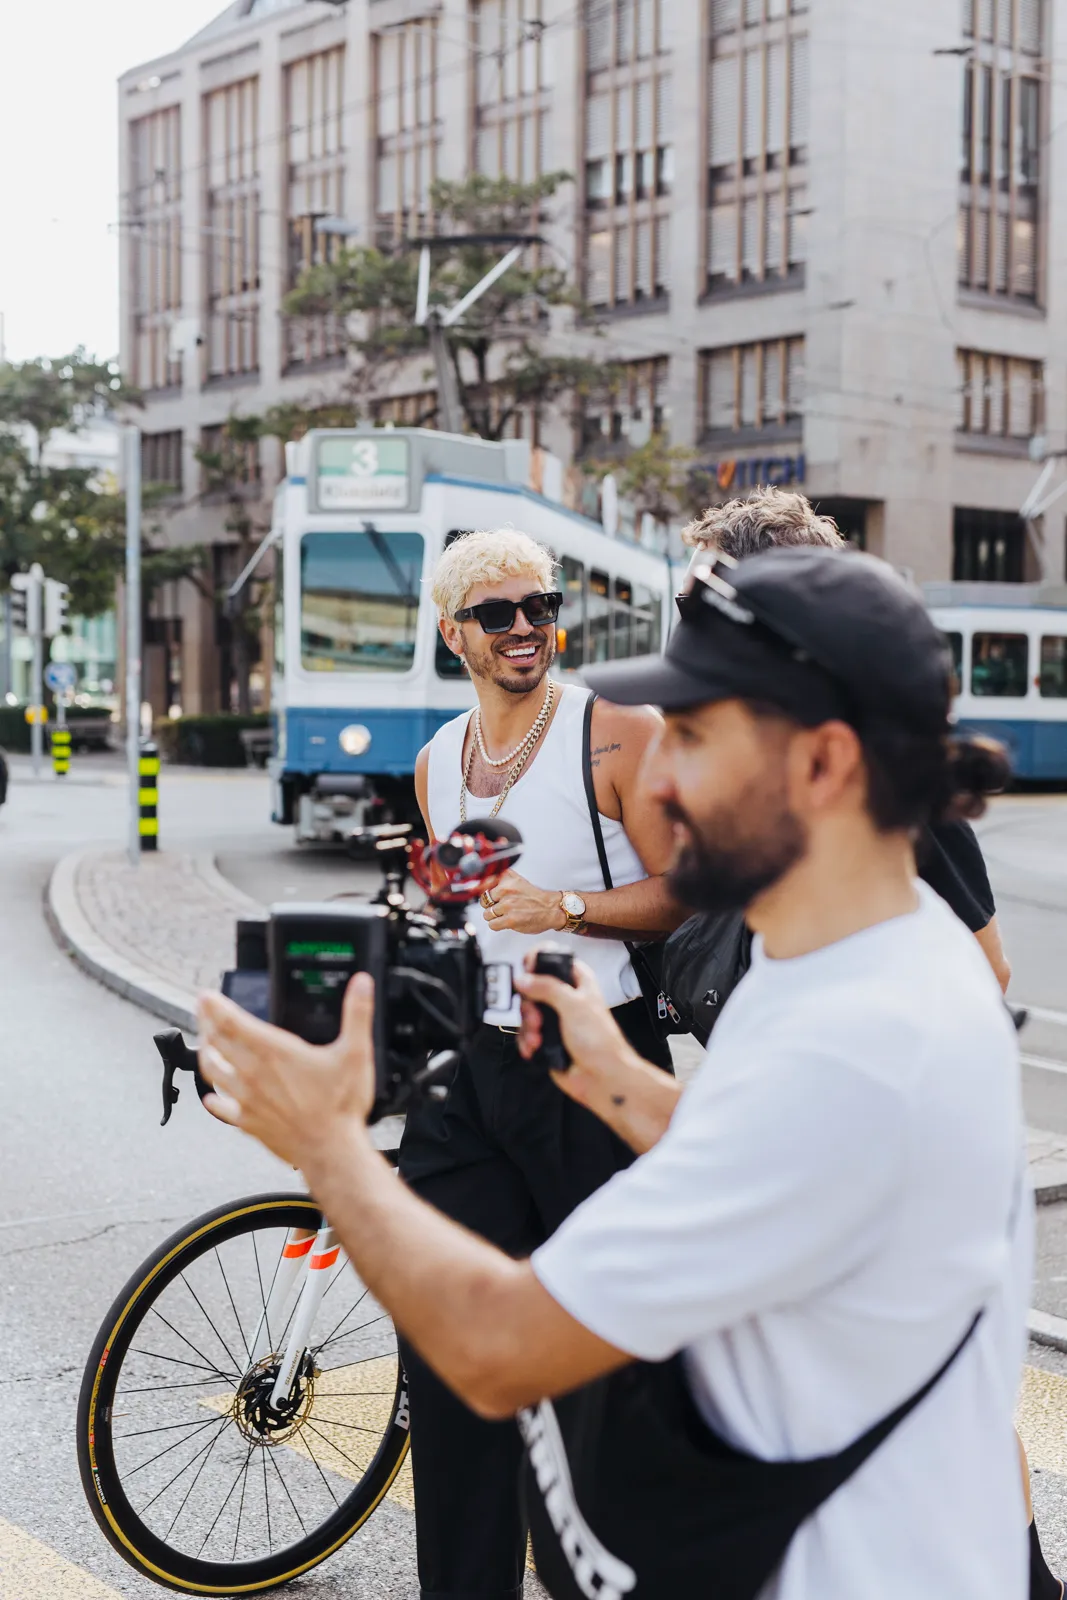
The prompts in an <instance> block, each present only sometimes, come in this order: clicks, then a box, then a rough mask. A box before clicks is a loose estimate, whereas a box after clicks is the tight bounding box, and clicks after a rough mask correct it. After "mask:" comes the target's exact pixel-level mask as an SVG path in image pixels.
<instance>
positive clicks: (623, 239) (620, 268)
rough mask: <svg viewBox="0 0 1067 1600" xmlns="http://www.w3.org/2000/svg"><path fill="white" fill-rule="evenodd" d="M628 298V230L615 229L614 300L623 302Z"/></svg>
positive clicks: (617, 302)
mask: <svg viewBox="0 0 1067 1600" xmlns="http://www.w3.org/2000/svg"><path fill="white" fill-rule="evenodd" d="M629 299H630V230H629V228H616V230H615V302H616V304H619V303H620V302H621V303H623V304H625V303H626V302H627V301H628V300H629Z"/></svg>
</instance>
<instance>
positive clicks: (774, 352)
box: [760, 339, 784, 428]
mask: <svg viewBox="0 0 1067 1600" xmlns="http://www.w3.org/2000/svg"><path fill="white" fill-rule="evenodd" d="M783 377H784V373H783V371H782V347H781V345H780V343H779V342H778V340H777V339H772V340H770V341H769V342H768V343H767V344H765V345H764V346H763V395H762V397H761V402H760V411H761V414H760V422H761V424H762V426H763V427H765V428H768V427H774V426H775V424H776V423H778V422H779V421H780V420H781V416H782V411H783V404H782V400H783V397H782V379H783Z"/></svg>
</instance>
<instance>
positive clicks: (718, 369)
mask: <svg viewBox="0 0 1067 1600" xmlns="http://www.w3.org/2000/svg"><path fill="white" fill-rule="evenodd" d="M706 403H707V418H706V422H707V426H708V427H709V428H714V429H717V430H718V431H719V432H722V433H726V432H729V433H733V432H734V431H735V430H736V427H737V418H736V401H735V399H734V352H733V350H732V349H731V350H713V351H712V352H711V354H710V355H709V356H708V364H707V402H706Z"/></svg>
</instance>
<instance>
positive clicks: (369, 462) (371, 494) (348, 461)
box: [315, 435, 408, 511]
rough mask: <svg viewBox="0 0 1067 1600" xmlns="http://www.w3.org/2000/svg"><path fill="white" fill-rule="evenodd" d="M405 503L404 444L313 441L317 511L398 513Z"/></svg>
mask: <svg viewBox="0 0 1067 1600" xmlns="http://www.w3.org/2000/svg"><path fill="white" fill-rule="evenodd" d="M407 503H408V441H407V440H406V439H390V438H389V437H388V435H386V437H384V438H383V437H382V436H381V435H378V436H377V437H375V438H369V437H368V438H358V437H356V438H353V437H352V435H348V436H347V437H345V438H340V437H338V438H329V437H327V438H325V439H319V440H318V441H317V448H316V459H315V504H316V507H317V509H318V510H319V511H402V510H403V509H404V507H405V506H406V505H407Z"/></svg>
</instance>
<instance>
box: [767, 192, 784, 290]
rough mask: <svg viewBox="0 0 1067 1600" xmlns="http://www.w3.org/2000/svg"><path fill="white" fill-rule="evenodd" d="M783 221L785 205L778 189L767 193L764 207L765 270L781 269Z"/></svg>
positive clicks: (771, 271)
mask: <svg viewBox="0 0 1067 1600" xmlns="http://www.w3.org/2000/svg"><path fill="white" fill-rule="evenodd" d="M784 221H785V206H784V203H783V198H782V191H781V190H780V189H776V190H774V191H773V192H772V193H770V194H768V195H767V197H766V201H765V209H764V222H763V227H764V243H763V267H764V271H765V272H769V273H780V272H781V270H782V247H783V245H784V243H785V240H784V237H783V224H784Z"/></svg>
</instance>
